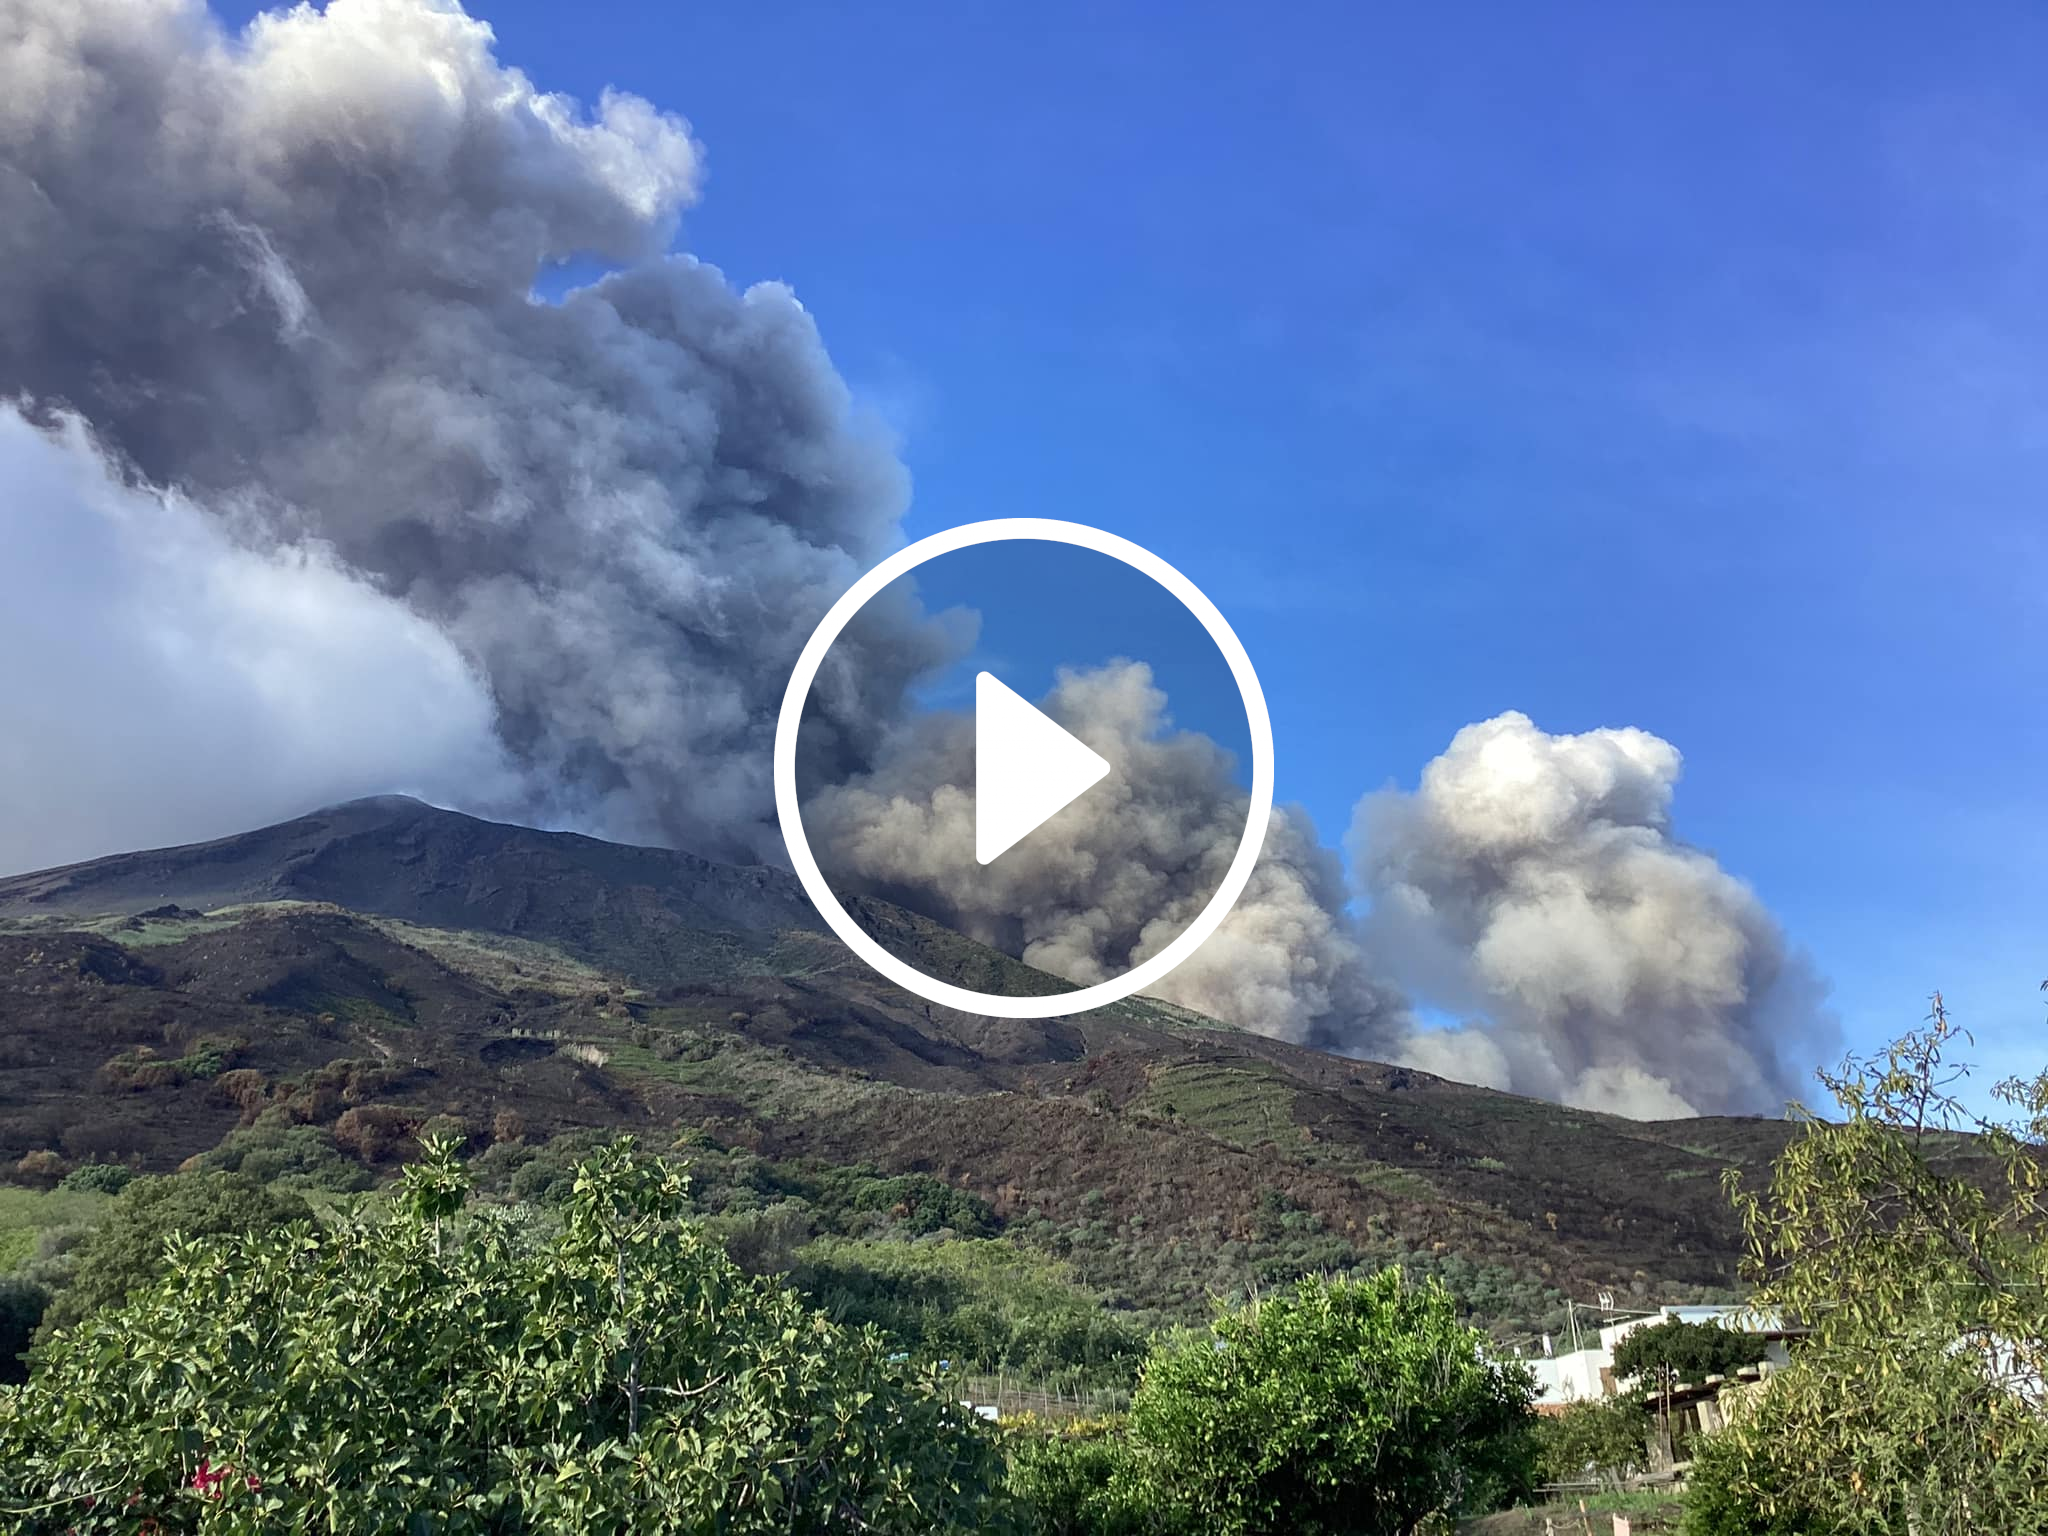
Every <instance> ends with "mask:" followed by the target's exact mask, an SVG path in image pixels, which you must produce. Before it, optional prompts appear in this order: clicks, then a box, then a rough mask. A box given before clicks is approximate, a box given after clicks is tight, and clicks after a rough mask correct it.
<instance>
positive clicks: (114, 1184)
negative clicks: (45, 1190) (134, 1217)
mask: <svg viewBox="0 0 2048 1536" xmlns="http://www.w3.org/2000/svg"><path fill="white" fill-rule="evenodd" d="M134 1182H135V1170H134V1169H132V1168H125V1167H123V1166H122V1165H121V1164H119V1163H87V1164H85V1165H84V1166H83V1167H80V1168H74V1169H72V1170H71V1171H70V1172H69V1173H67V1174H65V1175H64V1177H63V1178H62V1179H60V1180H59V1181H58V1183H57V1187H58V1188H59V1189H82V1190H89V1191H91V1192H92V1193H94V1194H98V1195H118V1194H119V1193H121V1191H122V1190H124V1189H126V1188H127V1187H128V1186H129V1185H130V1184H132V1183H134Z"/></svg>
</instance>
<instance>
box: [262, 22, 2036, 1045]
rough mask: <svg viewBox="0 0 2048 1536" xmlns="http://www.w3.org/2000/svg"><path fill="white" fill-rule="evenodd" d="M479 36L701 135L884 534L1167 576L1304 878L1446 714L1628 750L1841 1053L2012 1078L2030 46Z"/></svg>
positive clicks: (1806, 26) (1959, 38)
mask: <svg viewBox="0 0 2048 1536" xmlns="http://www.w3.org/2000/svg"><path fill="white" fill-rule="evenodd" d="M475 8H476V9H477V10H478V11H479V13H480V14H482V15H484V16H485V17H486V18H487V19H489V20H490V21H491V22H492V23H493V24H494V25H495V26H496V28H497V30H498V34H499V37H500V40H501V53H502V56H503V57H504V58H506V59H507V60H508V61H510V62H512V63H515V64H518V65H521V66H523V67H525V68H526V69H527V70H528V71H529V72H530V73H532V74H533V75H534V76H535V77H536V79H538V80H539V81H541V82H542V83H543V84H544V85H546V86H548V87H550V88H554V89H560V90H565V91H569V92H572V93H575V94H577V95H581V96H584V97H586V98H588V97H592V96H594V95H595V94H596V93H597V92H598V91H599V90H600V89H601V88H602V87H604V86H606V85H615V86H619V87H623V88H626V89H629V90H633V91H636V92H639V93H641V94H644V95H646V96H648V97H650V98H651V99H653V100H654V101H656V102H658V103H659V104H661V105H662V106H664V107H667V108H671V109H674V110H676V111H679V112H681V113H682V114H683V115H684V116H686V117H688V118H689V119H690V121H691V122H692V124H693V125H694V127H695V129H696V131H697V133H698V135H699V136H700V138H701V139H702V140H703V142H704V143H705V145H706V146H707V148H708V163H709V169H710V175H709V181H708V185H707V188H706V194H705V198H704V200H703V203H702V205H701V207H700V208H699V209H698V210H697V211H696V212H695V213H694V214H693V216H692V217H691V218H690V220H689V222H688V225H687V228H686V231H685V235H684V243H685V244H686V245H687V246H688V247H689V248H690V249H692V250H693V251H695V252H697V253H698V254H699V255H701V256H703V257H704V258H705V259H707V260H709V261H712V262H714V263H716V264H718V265H720V266H722V267H723V268H725V269H726V270H727V272H728V273H729V274H730V275H731V276H732V277H733V278H734V279H735V280H736V281H739V282H742V283H745V282H751V281H755V280H758V279H763V278H778V279H784V280H787V281H788V282H790V283H791V284H792V285H793V286H794V287H795V288H796V290H797V291H798V293H799V294H800V295H801V296H802V298H803V299H804V301H805V302H806V304H807V305H808V306H809V307H810V308H811V309H812V310H813V311H814V312H815V313H816V315H817V316H818V318H819V322H820V325H821V328H822V330H823V332H824V334H825V337H826V339H827V341H828V343H829V344H830V346H831V348H832V350H833V352H834V355H835V357H836V359H837V360H838V362H839V364H840V366H841V368H842V369H843V371H844V372H845V373H846V374H847V376H848V377H849V378H850V379H851V380H852V381H853V382H854V384H855V385H856V387H857V388H858V389H859V390H861V391H862V392H863V394H864V395H865V396H866V397H867V398H868V399H869V400H870V401H871V402H873V403H874V405H875V406H876V407H877V409H879V410H881V411H882V412H883V413H884V414H885V415H886V416H887V418H888V419H889V420H890V421H891V423H892V424H893V425H894V426H895V427H896V429H897V430H898V431H899V432H900V434H901V436H902V439H903V452H904V455H905V458H906V460H907V461H908V463H909V464H910V466H911V468H912V470H913V472H914V475H915V478H916V487H917V489H916V502H915V507H914V510H913V512H912V516H911V521H910V531H911V532H912V533H913V534H917V533H924V532H929V531H931V530H933V529H936V528H940V527H944V526H948V525H950V524H953V523H957V522H963V521H968V520H972V519H975V518H982V517H990V516H999V515H1051V516H1061V517H1070V518H1075V519H1079V520H1083V521H1088V522H1093V523H1097V524H1099V525H1101V526H1104V527H1107V528H1110V529H1112V530H1114V531H1116V532H1119V533H1122V534H1125V535H1127V536H1129V537H1131V538H1134V539H1137V540H1139V541H1140V542H1142V543H1145V544H1148V545H1150V546H1152V547H1154V548H1156V549H1157V550H1159V551H1160V552H1161V553H1162V554H1164V555H1165V556H1166V557H1167V558H1169V559H1170V560H1173V561H1174V562H1175V563H1176V564H1178V565H1180V566H1181V567H1182V568H1183V569H1184V570H1186V571H1187V572H1188V574H1189V575H1191V576H1192V577H1193V578H1194V579H1195V580H1196V581H1197V582H1199V583H1200V584H1201V585H1202V586H1203V587H1204V588H1205V589H1206V590H1207V591H1208V592H1209V593H1210V594H1211V596H1212V597H1214V598H1215V599H1216V601H1217V602H1218V603H1219V605H1221V606H1222V608H1223V609H1224V611H1225V612H1226V613H1227V614H1228V615H1229V616H1230V617H1231V619H1232V621H1233V623H1234V624H1235V625H1236V626H1237V628H1238V630H1239V633H1240V635H1241V636H1242V637H1243V638H1244V640H1245V642H1246V644H1247V646H1248V647H1249V648H1250V651H1251V654H1252V656H1253V659H1254V661H1255V662H1256V663H1257V665H1258V667H1259V669H1260V673H1261V676H1262V678H1263V679H1264V682H1265V686H1266V689H1267V693H1268V696H1269V699H1270V701H1271V704H1272V707H1273V713H1274V722H1275V729H1276V735H1277V740H1278V748H1279V772H1280V788H1281V794H1282V797H1283V798H1286V799H1293V800H1297V801H1300V802H1303V803H1305V804H1306V805H1307V806H1308V807H1309V808H1310V810H1311V811H1312V813H1313V814H1314V816H1315V818H1316V820H1317V822H1318V824H1319V825H1320V826H1321V828H1322V830H1323V833H1324V836H1325V838H1326V839H1328V840H1333V841H1334V840H1336V839H1338V838H1340V837H1341V836H1342V833H1343V831H1344V828H1345V825H1346V823H1347V821H1348V819H1349V815H1350V808H1351V805H1352V803H1353V802H1354V801H1355V800H1356V798H1357V797H1358V795H1359V794H1360V793H1361V792H1363V791H1365V790H1368V789H1372V788H1375V787H1379V786H1382V785H1385V784H1387V783H1390V782H1392V783H1398V784H1404V785H1405V784H1412V783H1413V782H1414V778H1415V775H1416V773H1417V771H1418V770H1419V769H1420V767H1421V766H1422V764H1423V763H1424V762H1426V761H1427V760H1428V759H1429V758H1430V757H1432V756H1433V755H1435V754H1436V753H1438V752H1440V751H1441V750H1442V749H1443V747H1444V746H1445V745H1446V744H1447V742H1448V741H1449V739H1450V737H1451V735H1452V734H1453V732H1455V731H1456V730H1457V728H1458V727H1459V726H1461V725H1464V724H1465V723H1467V722H1469V721H1473V720H1478V719H1482V718H1485V717H1487V716H1490V715H1492V714H1495V713H1497V712H1499V711H1500V710H1503V709H1508V708H1517V709H1521V710H1524V711H1526V712H1528V713H1529V714H1530V715H1532V716H1533V717H1534V718H1535V720H1536V721H1537V723H1538V724H1539V725H1541V726H1542V727H1544V728H1545V729H1547V730H1550V731H1576V730H1582V729H1586V728H1589V727H1594V726H1601V725H1622V724H1632V725H1639V726H1642V727H1645V728H1647V729H1650V730H1653V731H1655V732H1657V733H1659V734H1661V735H1663V736H1665V737H1667V738H1669V739H1670V740H1671V741H1673V742H1674V743H1676V744H1677V745H1678V746H1679V747H1680V748H1681V749H1682V750H1683V751H1684V753H1685V754H1686V759H1687V770H1686V777H1685V780H1684V782H1683V783H1682V784H1681V786H1680V790H1679V796H1678V801H1677V817H1678V830H1679V832H1680V834H1681V835H1683V836H1685V837H1686V838H1688V839H1689V840H1691V841H1693V842H1695V843H1698V844H1700V845H1702V846H1704V847H1706V848H1708V849H1711V850H1712V851H1713V852H1714V853H1716V854H1717V855H1718V856H1719V857H1720V858H1721V859H1722V860H1723V861H1724V862H1725V864H1726V865H1727V866H1728V867H1729V868H1731V869H1732V870H1734V871H1736V872H1738V873H1740V874H1742V875H1744V876H1746V877H1747V878H1749V879H1750V880H1752V881H1753V882H1754V883H1755V884H1756V886H1757V887H1758V889H1759V890H1760V892H1761V893H1762V895H1763V896H1764V898H1765V899H1766V901H1767V902H1768V903H1769V904H1770V905H1771V907H1772V908H1773V909H1774V910H1775V911H1776V912H1777V913H1779V915H1780V916H1781V917H1782V918H1783V920H1784V922H1785V924H1786V926H1787V928H1788V930H1789V931H1790V933H1791V934H1792V936H1793V938H1794V940H1795V941H1796V942H1798V943H1800V944H1802V945H1804V946H1805V947H1806V948H1808V949H1809V950H1810V951H1811V952H1812V953H1813V955H1814V957H1815V959H1816V961H1817V963H1818V964H1819V966H1820V968H1821V969H1822V970H1823V971H1824V972H1825V973H1826V975H1827V976H1828V977H1829V978H1830V979H1831V981H1832V982H1833V985H1834V996H1835V1003H1836V1006H1837V1007H1838V1008H1839V1010H1840V1012H1841V1013H1842V1016H1843V1019H1844V1022H1845V1025H1846V1026H1847V1029H1848V1033H1849V1034H1850V1036H1851V1039H1852V1040H1853V1041H1855V1042H1857V1043H1863V1044H1868V1043H1874V1042H1875V1041H1876V1040H1878V1039H1880V1038H1882V1037H1883V1036H1884V1035H1886V1034H1888V1033H1890V1032H1892V1031H1893V1030H1895V1029H1896V1028H1897V1027H1899V1026H1902V1025H1904V1024H1908V1023H1910V1022H1912V1021H1914V1020H1915V1019H1917V1018H1918V1016H1919V1015H1920V1014H1921V1013H1922V1012H1923V1011H1924V1000H1925V998H1926V995H1927V994H1928V992H1929V991H1930V990H1932V989H1933V988H1935V987H1937V986H1939V987H1942V988H1944V989H1946V990H1947V992H1948V993H1949V996H1950V999H1951V1003H1952V1005H1953V1006H1954V1008H1955V1010H1956V1012H1957V1013H1958V1014H1959V1016H1960V1017H1961V1018H1962V1019H1963V1021H1964V1022H1965V1023H1967V1024H1969V1025H1972V1026H1974V1027H1976V1028H1977V1030H1978V1032H1979V1036H1980V1050H1979V1055H1980V1057H1982V1058H1984V1059H1986V1060H1990V1061H1996V1062H1998V1063H1999V1064H2000V1065H2011V1066H2015V1067H2016V1066H2019V1065H2023V1064H2027V1063H2028V1062H2030V1061H2033V1062H2038V1060H2039V1059H2040V1057H2041V1055H2042V1054H2043V1053H2042V1052H2041V1051H2040V1049H2039V1047H2040V1045H2041V1043H2042V1042H2043V1040H2044V1039H2048V1030H2044V1028H2043V1019H2044V1010H2043V1007H2042V999H2041V998H2040V997H2039V995H2038V994H2037V993H2036V991H2035V987H2036V985H2037V983H2038V982H2039V981H2040V979H2041V978H2042V977H2043V976H2048V832H2044V828H2048V788H2044V784H2048V775H2044V771H2043V765H2044V763H2048V689H2044V683H2048V625H2044V622H2043V618H2042V614H2043V606H2044V603H2048V532H2044V528H2048V518H2044V516H2043V513H2042V509H2041V507H2040V505H2039V502H2040V497H2041V493H2042V490H2043V487H2044V484H2048V430H2044V427H2048V421H2044V419H2043V418H2044V414H2048V374H2044V370H2043V361H2042V360H2043V358H2044V357H2048V349H2044V346H2043V343H2044V341H2048V335H2044V332H2048V307H2044V306H2043V304H2042V303H2041V301H2040V300H2041V277H2042V274H2043V272H2044V270H2048V267H2044V260H2043V258H2044V256H2048V97H2044V96H2043V95H2042V93H2041V91H2040V89H2039V84H2040V81H2041V80H2042V79H2043V78H2044V75H2048V13H2042V12H2040V11H2039V10H2038V9H2032V8H2028V7H2024V6H2019V5H2003V6H2001V5H1996V4H1990V5H1985V6H1980V7H1972V8H1971V9H1970V11H1969V13H1968V21H1967V24H1963V23H1962V22H1960V21H1959V20H1958V19H1957V18H1956V17H1953V16H1947V17H1945V16H1942V15H1939V14H1938V13H1935V12H1930V11H1929V10H1927V9H1926V8H1924V7H1907V6H1904V5H1894V6H1883V5H1879V6H1866V5H1858V6H1854V7H1851V6H1848V5H1846V4H1842V5H1823V6H1812V7H1780V6H1763V5H1754V6H1727V5H1721V6H1699V7H1694V8H1692V9H1691V11H1690V13H1689V14H1684V15H1678V14H1673V8H1669V7H1641V6H1625V5H1620V4H1613V5H1592V6H1584V7H1574V8H1571V10H1570V11H1569V13H1568V14H1567V13H1565V12H1559V11H1552V10H1548V9H1542V10H1540V11H1539V10H1538V9H1536V8H1529V7H1512V6H1505V5H1500V6H1491V7H1476V8H1458V9H1457V10H1455V11H1452V10H1447V9H1444V8H1436V9H1435V10H1429V9H1427V8H1421V9H1418V8H1400V9H1399V10H1397V9H1396V8H1393V7H1352V6H1347V5H1300V6H1294V7H1288V8H1285V9H1284V12H1282V13H1281V14H1279V15H1277V16H1276V15H1273V14H1263V15H1255V13H1254V12H1253V11H1251V10H1248V9H1247V8H1245V7H1242V6H1211V5H1174V6H1164V5H1160V6H1135V5H1131V6H1110V7H1103V6H1083V5H1077V4H1067V3H1041V4H1037V5H1033V6H1029V7H1021V6H1013V5H1011V6H999V5H993V4H983V3H973V0H948V3H892V4H890V5H887V6H845V5H828V4H768V5H763V4H758V3H756V4H720V5H710V4H689V5H670V4H661V5H656V4H645V5H623V4H619V5H605V4H590V5H579V6H563V5H560V4H555V3H545V4H543V3H526V0H520V3H514V0H504V3H495V4H494V3H490V0H478V3H477V5H476V7H475ZM237 19H239V16H238V17H237ZM1944 21H1946V22H1948V23H1949V25H1947V26H1946V27H1943V26H1942V25H1941V23H1943V22H1944ZM1047 622H1048V623H1049V624H1050V623H1053V622H1056V620H1054V619H1053V618H1051V617H1049V618H1048V620H1047Z"/></svg>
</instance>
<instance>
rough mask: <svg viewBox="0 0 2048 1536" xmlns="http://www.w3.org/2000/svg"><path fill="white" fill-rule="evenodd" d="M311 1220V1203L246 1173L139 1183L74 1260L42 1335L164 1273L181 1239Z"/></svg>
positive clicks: (170, 1177) (124, 1193)
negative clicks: (170, 1253)
mask: <svg viewBox="0 0 2048 1536" xmlns="http://www.w3.org/2000/svg"><path fill="white" fill-rule="evenodd" d="M310 1214H311V1211H310V1210H309V1209H308V1207H307V1205H306V1203H305V1201H303V1200H301V1199H300V1198H299V1197H298V1196H296V1195H294V1194H292V1193H290V1192H289V1191H286V1190H282V1189H271V1188H267V1187H265V1186H263V1185H261V1184H258V1183H256V1182H255V1181H254V1180H252V1179H249V1178H247V1177H245V1176H243V1175H241V1174H230V1173H192V1174H175V1175H159V1176H155V1177H147V1178H139V1179H137V1180H135V1182H134V1183H132V1184H130V1185H129V1186H128V1187H127V1188H126V1189H124V1190H122V1191H121V1193H120V1195H119V1196H118V1197H117V1198H116V1199H115V1200H114V1201H113V1203H112V1204H111V1205H109V1206H108V1207H107V1209H106V1215H105V1217H104V1218H103V1219H102V1220H101V1222H100V1224H99V1225H98V1226H97V1227H95V1228H94V1229H93V1230H92V1231H91V1233H89V1234H88V1235H87V1236H86V1237H85V1239H84V1240H83V1241H82V1242H80V1244H79V1245H78V1247H77V1249H76V1250H75V1252H74V1253H73V1255H72V1268H71V1279H70V1283H69V1284H68V1285H67V1286H65V1288H64V1289H63V1290H61V1291H59V1292H58V1293H57V1294H56V1295H55V1296H54V1297H53V1298H52V1300H51V1303H50V1308H49V1311H48V1312H47V1313H46V1314H45V1316H44V1318H43V1326H42V1333H43V1335H45V1336H47V1335H48V1334H49V1333H50V1332H52V1331H53V1330H55V1329H58V1328H63V1327H67V1326H69V1325H70V1324H72V1323H75V1322H77V1321H79V1320H80V1319H81V1318H84V1317H86V1316H88V1315H90V1314H91V1313H94V1312H97V1311H99V1310H100V1309H101V1308H104V1307H112V1306H116V1305H118V1304H119V1303H120V1302H121V1301H122V1299H123V1298H125V1297H126V1296H127V1295H128V1293H129V1292H130V1291H133V1290H135V1289H137V1288H139V1287H142V1286H146V1285H149V1284H151V1283H153V1282H154V1281H155V1280H156V1279H157V1277H158V1276H159V1275H160V1274H161V1273H162V1272H163V1261H164V1253H165V1250H166V1249H167V1248H168V1247H169V1246H170V1244H171V1241H172V1238H173V1237H174V1235H178V1234H182V1235H183V1236H185V1237H187V1238H192V1237H206V1236H213V1235H215V1234H220V1233H244V1232H264V1231H270V1230H272V1229H274V1228H277V1227H281V1226H283V1225H285V1224H286V1223H288V1222H293V1221H298V1220H301V1219H303V1218H305V1217H307V1216H309V1215H310Z"/></svg>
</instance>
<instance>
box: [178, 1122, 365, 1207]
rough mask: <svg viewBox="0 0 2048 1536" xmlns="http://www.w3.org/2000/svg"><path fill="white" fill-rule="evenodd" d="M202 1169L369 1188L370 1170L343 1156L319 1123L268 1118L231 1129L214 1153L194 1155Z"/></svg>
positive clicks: (349, 1189)
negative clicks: (289, 1121) (294, 1123)
mask: <svg viewBox="0 0 2048 1536" xmlns="http://www.w3.org/2000/svg"><path fill="white" fill-rule="evenodd" d="M192 1161H193V1166H194V1167H195V1168H199V1169H217V1170H220V1171H223V1172H227V1173H240V1174H244V1175H246V1176H247V1177H248V1178H249V1179H251V1180H253V1181H254V1182H255V1183H258V1184H283V1185H287V1186H290V1187H293V1188H302V1189H326V1190H332V1191H334V1192H335V1193H337V1194H349V1193H353V1192H355V1191H357V1190H364V1189H368V1188H369V1187H370V1182H371V1180H370V1174H369V1170H368V1169H366V1168H364V1167H363V1165H362V1164H361V1163H358V1162H356V1161H354V1160H353V1159H351V1158H347V1157H343V1156H342V1155H341V1153H340V1151H339V1150H338V1149H337V1148H336V1147H335V1145H334V1138H333V1137H331V1136H329V1135H328V1134H327V1132H325V1131H323V1130H321V1129H320V1128H319V1127H318V1126H314V1125H282V1124H279V1123H278V1122H276V1121H273V1120H264V1121H261V1122H259V1123H258V1124H256V1125H252V1126H249V1127H247V1128H245V1129H243V1130H238V1131H230V1132H229V1133H228V1134H227V1135H226V1136H225V1137H224V1138H222V1140H221V1144H220V1145H219V1146H217V1147H215V1148H214V1149H213V1150H212V1151H211V1152H202V1153H201V1154H200V1155H199V1156H198V1157H196V1158H194V1159H193V1160H192Z"/></svg>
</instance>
